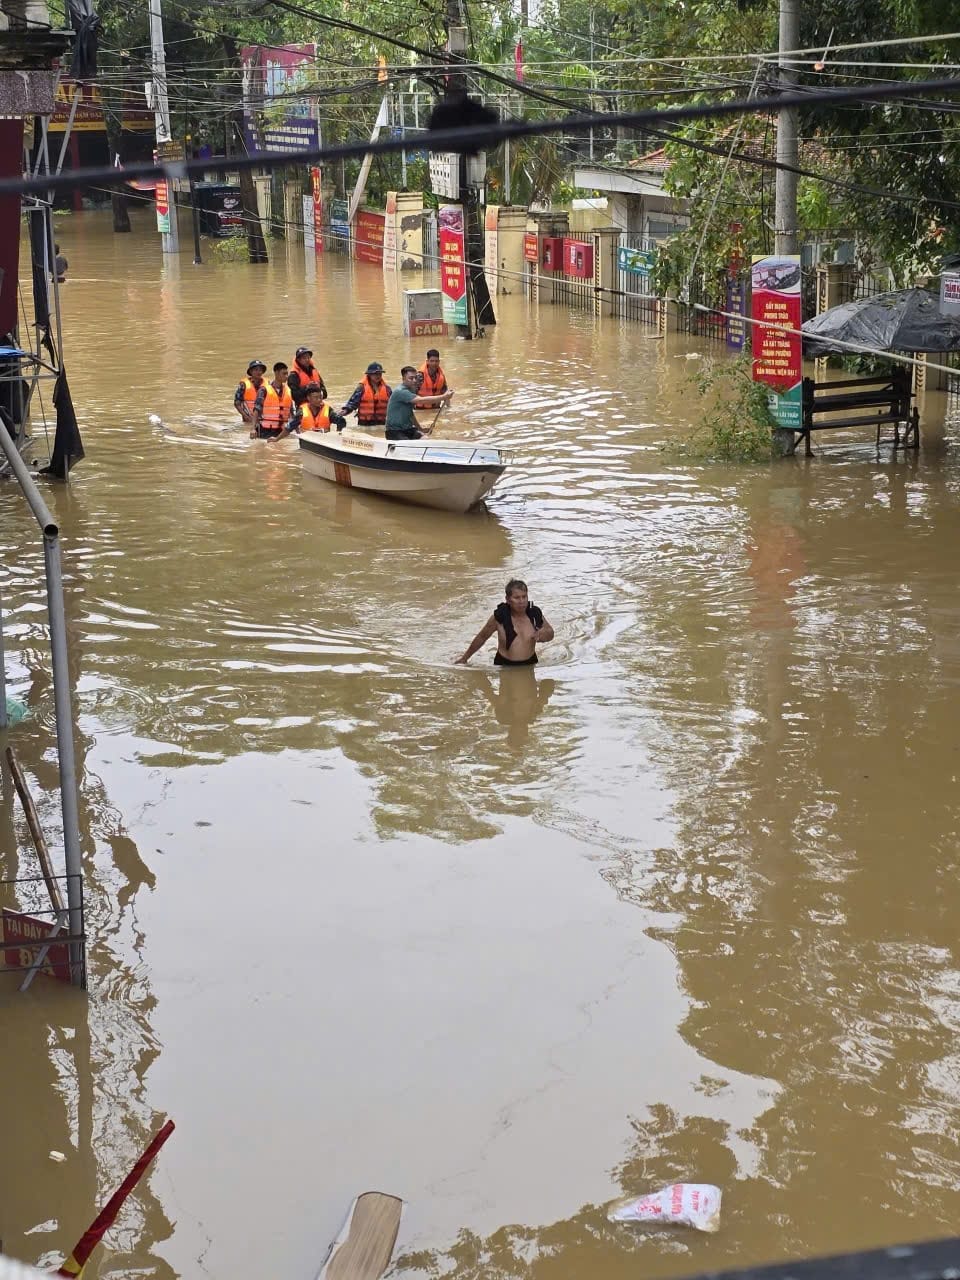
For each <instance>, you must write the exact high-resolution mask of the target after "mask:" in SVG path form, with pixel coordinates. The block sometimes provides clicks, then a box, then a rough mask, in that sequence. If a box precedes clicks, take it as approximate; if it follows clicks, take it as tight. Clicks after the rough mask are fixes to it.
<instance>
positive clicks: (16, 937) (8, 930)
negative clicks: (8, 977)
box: [0, 908, 70, 982]
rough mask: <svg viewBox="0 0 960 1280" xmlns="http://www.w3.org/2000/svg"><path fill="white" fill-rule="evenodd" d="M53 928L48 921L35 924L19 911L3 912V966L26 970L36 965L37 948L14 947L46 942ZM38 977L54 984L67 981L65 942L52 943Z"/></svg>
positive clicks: (1, 926)
mask: <svg viewBox="0 0 960 1280" xmlns="http://www.w3.org/2000/svg"><path fill="white" fill-rule="evenodd" d="M54 928H55V925H53V924H52V923H51V921H49V920H37V919H35V918H34V917H33V916H25V915H23V913H22V912H19V911H8V910H7V909H6V908H4V910H3V916H2V918H0V932H2V936H3V945H4V963H5V964H7V965H9V966H10V968H12V969H29V968H30V967H31V966H32V965H34V964H36V962H37V957H38V956H39V954H40V948H39V947H33V946H29V947H28V946H18V943H25V942H31V943H32V942H42V941H43V940H44V938H49V936H50V935H51V933H53V930H54ZM40 972H41V973H45V974H47V975H48V976H49V977H51V978H56V979H57V981H58V982H69V981H70V944H69V943H68V942H52V943H51V944H50V950H49V951H48V952H47V955H46V959H45V960H44V962H43V967H42V968H41V970H40Z"/></svg>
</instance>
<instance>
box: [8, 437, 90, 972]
mask: <svg viewBox="0 0 960 1280" xmlns="http://www.w3.org/2000/svg"><path fill="white" fill-rule="evenodd" d="M0 448H2V449H3V452H4V453H5V454H6V456H7V462H8V463H9V464H10V469H11V471H12V472H13V474H14V475H15V476H16V478H17V482H18V483H19V485H20V489H21V492H22V493H23V496H24V497H25V498H26V500H27V503H28V505H29V507H30V510H31V511H32V512H33V515H34V519H35V520H36V522H37V524H38V525H39V526H40V529H41V531H42V533H43V561H44V566H45V569H46V579H47V611H48V614H49V618H50V650H51V654H52V667H53V698H54V708H55V712H56V721H57V754H58V756H59V768H60V810H61V813H62V815H63V853H64V862H65V866H66V872H67V909H68V911H69V913H70V934H71V937H72V938H73V939H75V941H73V942H71V945H70V974H71V977H72V979H73V982H74V983H75V984H76V985H77V986H85V985H86V966H85V964H84V956H83V948H84V943H83V942H82V941H80V940H78V939H81V937H82V934H83V864H82V861H81V856H80V811H79V798H78V793H77V765H76V756H75V753H74V746H73V704H72V697H71V690H70V668H69V664H68V654H67V620H66V611H65V609H64V604H63V570H62V566H61V560H60V530H59V527H58V525H57V522H56V521H55V520H54V518H53V516H52V515H51V514H50V509H49V508H48V506H47V504H46V503H45V502H44V500H43V498H42V497H41V496H40V491H39V490H38V488H37V486H36V485H35V484H34V482H33V477H32V476H31V475H30V472H29V471H28V470H27V466H26V463H25V462H24V461H23V459H22V458H21V457H20V453H19V451H18V450H17V447H16V444H15V443H14V441H13V440H12V439H11V438H10V433H9V432H8V431H7V430H6V428H5V427H0Z"/></svg>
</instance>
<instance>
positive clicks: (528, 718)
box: [479, 667, 557, 751]
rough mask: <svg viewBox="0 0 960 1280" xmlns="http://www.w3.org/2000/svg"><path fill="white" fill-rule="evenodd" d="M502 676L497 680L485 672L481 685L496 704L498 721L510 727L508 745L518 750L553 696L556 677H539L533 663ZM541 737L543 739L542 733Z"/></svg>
mask: <svg viewBox="0 0 960 1280" xmlns="http://www.w3.org/2000/svg"><path fill="white" fill-rule="evenodd" d="M499 677H500V678H499V680H497V679H496V677H493V678H491V677H490V676H484V677H483V678H482V679H481V680H480V682H479V688H480V691H481V693H482V694H483V696H484V697H485V698H486V699H487V701H488V702H489V703H490V706H491V707H492V708H493V714H494V716H495V717H496V720H497V723H498V724H500V725H503V727H504V728H505V729H506V730H507V744H508V746H509V747H510V748H511V750H513V751H519V750H521V749H522V748H523V747H524V746H525V745H526V743H527V738H528V736H529V733H530V726H531V725H532V724H533V722H534V720H536V718H537V716H539V715H540V713H541V712H542V711H543V709H544V708H545V707H546V705H547V703H548V702H549V701H550V699H551V697H552V696H553V694H554V692H555V690H556V687H557V686H556V681H555V680H551V679H549V678H546V677H543V678H541V679H537V676H536V674H535V672H534V669H533V667H521V668H520V669H519V670H517V671H501V672H499ZM538 741H542V737H540V735H538Z"/></svg>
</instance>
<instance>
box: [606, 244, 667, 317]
mask: <svg viewBox="0 0 960 1280" xmlns="http://www.w3.org/2000/svg"><path fill="white" fill-rule="evenodd" d="M656 252H657V242H656V241H655V240H650V239H649V238H648V237H646V236H638V235H633V234H629V233H627V232H625V231H624V232H622V233H621V235H620V239H619V242H618V244H617V269H616V286H615V288H616V292H615V295H614V304H613V312H614V314H615V315H618V316H620V317H622V318H623V319H624V320H639V321H642V322H643V323H645V324H656V323H657V321H658V299H657V295H656V294H655V293H654V289H653V276H652V267H653V264H654V260H655V256H656Z"/></svg>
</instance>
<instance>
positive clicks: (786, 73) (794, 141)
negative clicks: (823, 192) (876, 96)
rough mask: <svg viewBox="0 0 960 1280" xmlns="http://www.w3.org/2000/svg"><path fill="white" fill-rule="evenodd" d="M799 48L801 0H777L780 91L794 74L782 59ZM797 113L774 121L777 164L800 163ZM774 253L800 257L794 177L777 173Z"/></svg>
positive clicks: (789, 109)
mask: <svg viewBox="0 0 960 1280" xmlns="http://www.w3.org/2000/svg"><path fill="white" fill-rule="evenodd" d="M799 44H800V0H780V41H779V55H778V57H777V66H778V68H779V75H778V84H779V88H780V91H781V92H783V93H789V92H790V90H791V89H792V88H793V86H794V85H795V84H796V80H797V77H796V74H795V73H794V71H793V70H792V65H791V63H790V60H789V58H786V57H785V56H784V55H785V54H787V53H789V52H790V51H791V50H793V49H797V48H798V47H799ZM798 126H799V113H798V111H797V108H796V107H784V108H783V109H782V110H781V111H780V114H779V118H778V121H777V164H778V165H785V164H786V165H792V166H793V167H794V169H796V167H797V165H798V164H799V161H800V148H799V143H798V132H799V128H798ZM773 230H774V249H775V251H776V253H778V254H790V253H799V252H800V250H799V247H798V238H797V174H796V173H791V172H789V171H788V170H786V169H777V180H776V204H775V208H774V219H773Z"/></svg>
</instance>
